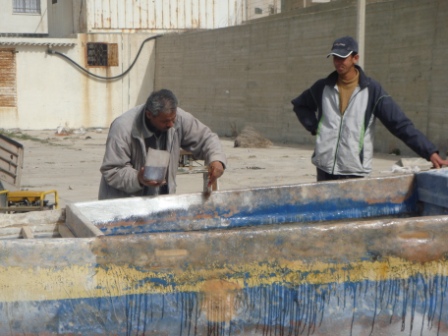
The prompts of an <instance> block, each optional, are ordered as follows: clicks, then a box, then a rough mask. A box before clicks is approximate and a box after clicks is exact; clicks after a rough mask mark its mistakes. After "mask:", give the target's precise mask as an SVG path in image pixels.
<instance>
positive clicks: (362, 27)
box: [356, 0, 366, 69]
mask: <svg viewBox="0 0 448 336" xmlns="http://www.w3.org/2000/svg"><path fill="white" fill-rule="evenodd" d="M356 21H357V22H356V34H357V36H356V39H357V40H358V48H359V50H358V52H359V61H358V65H359V66H360V67H361V68H363V69H364V64H365V63H364V60H365V59H366V55H365V53H364V45H365V43H364V42H365V35H366V0H358V10H357V20H356Z"/></svg>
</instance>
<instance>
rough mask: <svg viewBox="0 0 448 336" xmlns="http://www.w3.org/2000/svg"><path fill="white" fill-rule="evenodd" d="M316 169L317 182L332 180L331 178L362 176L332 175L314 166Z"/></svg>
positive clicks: (340, 178)
mask: <svg viewBox="0 0 448 336" xmlns="http://www.w3.org/2000/svg"><path fill="white" fill-rule="evenodd" d="M316 170H317V182H321V181H333V180H346V179H351V178H362V176H357V175H333V174H328V173H327V172H324V171H323V170H321V169H319V168H316Z"/></svg>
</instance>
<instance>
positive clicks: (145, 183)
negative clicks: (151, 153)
mask: <svg viewBox="0 0 448 336" xmlns="http://www.w3.org/2000/svg"><path fill="white" fill-rule="evenodd" d="M144 173H145V167H142V168H140V170H139V171H138V174H137V177H138V182H139V183H140V185H141V186H147V187H160V186H163V185H164V184H166V181H165V180H163V181H162V182H159V181H154V180H147V179H145V177H144Z"/></svg>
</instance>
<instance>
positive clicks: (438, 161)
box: [429, 153, 448, 169]
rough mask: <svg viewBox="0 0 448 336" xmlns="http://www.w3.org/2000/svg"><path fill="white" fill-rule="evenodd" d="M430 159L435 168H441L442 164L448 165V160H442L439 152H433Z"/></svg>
mask: <svg viewBox="0 0 448 336" xmlns="http://www.w3.org/2000/svg"><path fill="white" fill-rule="evenodd" d="M429 160H430V161H431V162H432V165H433V168H436V169H439V168H442V166H448V160H442V158H441V157H440V155H439V154H437V153H432V155H431V157H430V158H429Z"/></svg>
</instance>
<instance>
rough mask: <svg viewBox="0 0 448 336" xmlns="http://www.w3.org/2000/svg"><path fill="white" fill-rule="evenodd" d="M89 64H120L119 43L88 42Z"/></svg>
mask: <svg viewBox="0 0 448 336" xmlns="http://www.w3.org/2000/svg"><path fill="white" fill-rule="evenodd" d="M87 66H90V67H102V66H118V44H116V43H98V42H90V43H87Z"/></svg>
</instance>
